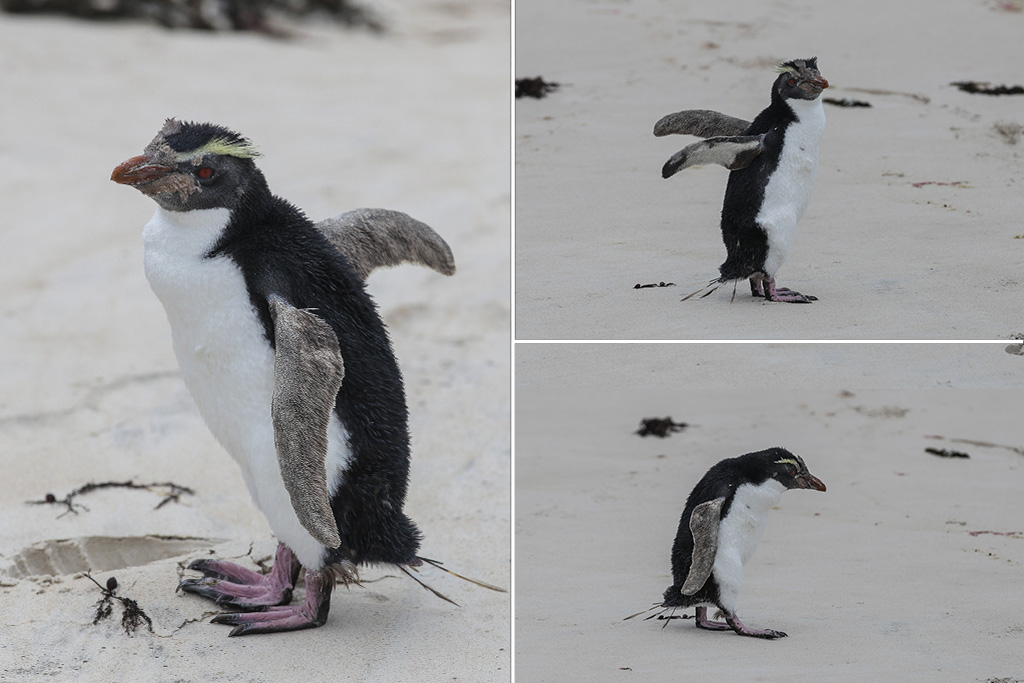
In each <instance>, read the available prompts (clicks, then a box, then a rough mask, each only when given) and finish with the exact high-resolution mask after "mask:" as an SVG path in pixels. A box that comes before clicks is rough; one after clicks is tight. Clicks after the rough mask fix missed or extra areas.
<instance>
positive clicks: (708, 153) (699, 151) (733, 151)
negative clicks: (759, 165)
mask: <svg viewBox="0 0 1024 683" xmlns="http://www.w3.org/2000/svg"><path fill="white" fill-rule="evenodd" d="M762 150H764V135H741V136H738V137H717V138H708V139H707V140H701V141H700V142H695V143H693V144H692V145H687V146H686V147H683V148H682V149H681V150H679V151H678V152H676V153H675V154H673V155H672V158H671V159H669V160H668V161H666V162H665V165H664V166H663V167H662V169H661V177H662V178H671V177H672V176H673V175H675V174H676V173H678V172H679V171H681V170H683V169H684V168H689V167H690V166H703V165H704V164H720V165H722V166H725V167H726V168H727V169H729V170H730V171H735V170H737V169H741V168H746V167H747V166H749V165H750V164H751V163H752V162H753V161H754V159H756V158H757V155H759V154H760V153H761V152H762Z"/></svg>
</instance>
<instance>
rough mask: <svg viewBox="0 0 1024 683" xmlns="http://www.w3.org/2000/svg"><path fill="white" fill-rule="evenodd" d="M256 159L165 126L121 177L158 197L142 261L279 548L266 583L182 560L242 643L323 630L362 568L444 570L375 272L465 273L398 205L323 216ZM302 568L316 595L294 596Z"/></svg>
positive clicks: (224, 566)
mask: <svg viewBox="0 0 1024 683" xmlns="http://www.w3.org/2000/svg"><path fill="white" fill-rule="evenodd" d="M257 156H258V152H257V150H256V148H255V146H254V145H253V144H252V142H251V141H250V140H249V139H247V138H245V137H243V136H242V135H240V134H239V133H236V132H234V131H232V130H229V129H228V128H225V127H223V126H219V125H215V124H210V123H192V122H182V121H179V120H176V119H168V120H167V121H166V122H165V124H164V126H163V128H162V129H161V130H160V132H159V133H157V135H156V137H155V138H154V139H153V141H152V142H150V143H149V145H148V146H147V147H146V148H145V151H144V153H143V154H142V155H141V156H136V157H132V158H131V159H128V160H127V161H125V162H124V163H122V164H120V165H119V166H117V167H116V168H115V169H114V171H113V173H112V174H111V180H113V181H114V182H116V183H120V184H123V185H128V186H131V187H134V188H136V189H138V190H139V191H141V192H142V193H143V194H145V195H146V196H148V197H150V198H151V199H153V200H154V201H155V202H156V204H157V209H156V213H155V214H154V216H153V218H152V219H151V220H150V221H149V223H147V224H146V226H145V228H144V230H143V242H144V246H145V271H146V277H147V279H148V280H149V284H150V286H151V288H152V290H153V292H154V293H155V294H156V296H157V298H158V299H159V300H160V301H161V303H162V304H163V306H164V309H165V311H166V314H167V319H168V322H169V323H170V327H171V336H172V342H173V347H174V353H175V355H176V357H177V360H178V363H179V366H180V368H181V373H182V377H183V379H184V381H185V384H186V386H187V387H188V389H189V392H190V393H191V395H192V397H193V399H194V400H195V402H196V405H197V406H198V408H199V412H200V413H201V415H202V416H203V419H204V421H205V422H206V424H207V426H208V427H209V429H210V431H211V432H213V435H214V436H215V437H216V438H217V440H218V441H219V442H220V443H221V445H222V446H224V448H225V449H226V450H227V451H228V453H229V454H230V455H231V456H232V457H233V458H234V460H235V461H236V462H237V463H238V466H239V467H240V469H241V472H242V476H243V478H244V480H245V483H246V485H247V487H248V489H249V492H250V494H251V495H252V499H253V501H254V502H255V504H256V506H257V507H258V508H259V509H260V510H261V511H262V512H263V514H264V515H265V516H266V518H267V521H268V522H269V524H270V527H271V529H272V530H273V532H274V535H275V536H276V538H277V540H278V547H277V552H276V556H275V560H274V564H273V568H272V570H271V571H270V573H269V574H267V575H263V574H259V573H256V572H253V571H250V570H249V569H246V568H244V567H241V566H238V565H236V564H233V563H230V562H225V561H222V560H216V559H201V560H196V561H195V562H192V563H191V565H190V566H189V568H190V569H193V570H198V571H199V572H201V573H202V574H203V576H202V577H201V578H186V579H184V580H183V581H182V582H181V584H180V585H179V587H178V588H179V589H180V590H183V591H185V592H188V593H194V594H197V595H200V596H204V597H206V598H209V599H212V600H214V601H215V602H216V603H217V604H218V605H221V606H222V607H227V608H230V609H235V610H238V611H237V612H234V613H226V614H221V615H218V616H216V617H214V619H213V620H212V621H213V622H215V623H221V624H229V625H233V626H235V628H234V629H233V630H232V631H231V634H230V635H232V636H239V635H247V634H254V633H273V632H279V631H292V630H298V629H305V628H314V627H318V626H322V625H323V624H324V623H326V621H327V616H328V612H329V609H330V598H331V591H332V589H333V588H334V585H335V583H336V582H339V581H340V582H342V583H349V582H355V581H357V580H358V573H357V569H358V567H359V566H360V565H365V564H390V565H396V566H398V567H399V568H401V569H402V570H403V571H406V573H407V574H408V573H409V572H408V571H407V568H409V567H417V566H420V565H422V564H423V563H424V562H427V563H429V564H432V565H434V566H437V565H438V564H439V563H436V561H434V560H428V559H426V558H421V557H419V556H418V554H417V553H418V551H419V547H420V543H421V540H422V535H421V533H420V531H419V529H418V528H417V527H416V525H415V524H414V523H413V521H412V520H411V519H409V517H408V516H406V515H405V513H404V512H403V505H404V503H405V497H406V490H407V485H408V479H409V461H410V452H409V428H408V413H407V408H406V402H405V393H404V387H403V382H402V375H401V372H400V370H399V366H398V363H397V361H396V359H395V355H394V353H393V351H392V347H391V342H390V339H389V337H388V334H387V331H386V329H385V326H384V323H383V322H382V320H381V318H380V315H379V313H378V311H377V308H376V304H375V303H374V302H373V300H372V299H371V298H370V295H369V294H368V293H367V292H366V289H365V286H364V280H365V278H366V276H367V275H368V274H369V273H370V272H371V271H372V270H373V269H374V268H377V267H380V266H385V265H395V264H397V263H401V262H414V263H420V264H423V265H426V266H429V267H431V268H433V269H435V270H437V271H439V272H441V273H444V274H446V275H451V274H452V273H454V271H455V263H454V259H453V258H452V254H451V250H450V249H449V247H448V245H447V244H446V243H445V241H444V240H443V239H442V238H441V237H440V236H439V235H438V234H437V233H436V232H434V231H433V230H432V229H431V228H429V227H428V226H426V225H425V224H423V223H420V222H419V221H416V220H414V219H412V218H410V217H409V216H407V215H405V214H403V213H400V212H397V211H387V210H382V209H360V210H357V211H353V212H349V213H346V214H342V215H341V216H338V217H336V218H333V219H328V220H327V221H323V222H321V223H319V224H314V223H313V222H312V221H310V220H309V219H308V218H307V217H306V216H305V215H304V214H303V213H302V212H301V211H300V210H299V209H298V208H296V207H295V206H293V205H292V204H290V203H289V202H287V201H286V200H284V199H282V198H280V197H277V196H275V195H274V194H272V193H271V191H270V189H269V188H268V186H267V181H266V179H265V178H264V176H263V174H262V173H261V172H260V170H259V169H258V168H257V166H256V164H255V161H254V159H255V158H256V157H257ZM303 568H304V569H305V584H306V598H305V601H304V602H303V603H302V604H296V605H292V604H290V602H291V598H292V591H293V588H294V586H295V582H296V580H297V579H298V576H299V572H300V571H301V570H302V569H303ZM441 569H444V568H443V567H441ZM444 570H445V571H449V570H447V569H444ZM450 573H454V572H450ZM410 576H411V574H410ZM413 578H414V579H415V577H413ZM462 578H465V577H462ZM420 583H422V582H420ZM481 585H486V584H482V583H481ZM487 587H490V588H495V587H493V586H487ZM428 588H429V587H428ZM430 590H433V589H430ZM497 590H501V589H497ZM434 592H435V593H436V591H434ZM441 597H443V596H441Z"/></svg>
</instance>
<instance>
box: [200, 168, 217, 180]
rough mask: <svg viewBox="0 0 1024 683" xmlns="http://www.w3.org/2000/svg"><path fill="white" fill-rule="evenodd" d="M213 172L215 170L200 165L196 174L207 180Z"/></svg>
mask: <svg viewBox="0 0 1024 683" xmlns="http://www.w3.org/2000/svg"><path fill="white" fill-rule="evenodd" d="M214 174H215V171H214V170H213V169H212V168H210V167H209V166H201V167H200V168H199V170H197V171H196V175H197V176H199V177H200V178H202V179H203V180H209V179H210V178H212V177H213V176H214Z"/></svg>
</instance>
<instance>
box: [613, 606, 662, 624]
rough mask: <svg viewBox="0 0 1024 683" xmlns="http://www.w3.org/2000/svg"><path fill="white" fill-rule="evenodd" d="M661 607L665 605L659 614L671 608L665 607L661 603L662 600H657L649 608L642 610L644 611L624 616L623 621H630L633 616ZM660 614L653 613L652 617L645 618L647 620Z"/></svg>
mask: <svg viewBox="0 0 1024 683" xmlns="http://www.w3.org/2000/svg"><path fill="white" fill-rule="evenodd" d="M659 607H663V608H664V609H662V610H661V611H660V612H658V614H664V613H665V610H667V609H669V608H668V607H665V606H664V605H663V604H661V603H660V602H656V603H654V604H653V605H651V606H650V607H648V608H647V609H645V610H642V611H640V612H637V613H636V614H630V615H629V616H628V617H623V618H622V620H623V621H629V620H630V619H632V618H633V617H638V616H640V615H641V614H647V613H648V612H650V611H651V610H655V609H658V608H659ZM658 614H652V615H651V616H650V617H647V618H646V619H644V621H647V619H650V618H651V617H656V616H658Z"/></svg>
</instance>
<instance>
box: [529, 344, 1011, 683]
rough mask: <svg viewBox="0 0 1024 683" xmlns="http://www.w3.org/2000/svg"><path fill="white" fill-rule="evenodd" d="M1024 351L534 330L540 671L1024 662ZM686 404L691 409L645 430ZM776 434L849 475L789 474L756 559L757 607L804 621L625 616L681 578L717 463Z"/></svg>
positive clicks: (661, 676)
mask: <svg viewBox="0 0 1024 683" xmlns="http://www.w3.org/2000/svg"><path fill="white" fill-rule="evenodd" d="M1022 360H1024V359H1022V358H1021V357H1020V356H1013V355H1010V354H1007V353H1005V352H1004V349H1003V346H1001V345H992V344H984V345H977V344H976V345H967V346H964V345H959V346H956V345H952V346H951V345H927V346H924V345H899V346H889V345H871V346H868V345H764V346H762V345H759V346H756V347H752V346H749V345H725V344H716V345H704V344H685V345H676V344H668V345H635V344H634V345H619V344H602V345H587V346H573V345H558V346H554V345H539V344H529V345H524V344H520V345H517V347H516V481H515V486H516V490H515V496H516V528H515V536H516V589H517V599H516V677H517V679H518V680H524V681H534V682H538V683H541V682H545V681H552V682H554V681H566V680H587V681H596V682H602V681H626V680H630V681H631V680H645V681H678V680H697V679H701V680H730V681H752V680H759V681H790V682H798V683H799V682H802V681H808V682H810V681H822V680H831V681H867V680H887V681H896V680H899V681H959V682H963V681H977V682H991V681H1018V680H1022V679H1024V668H1022V665H1021V658H1020V652H1021V650H1022V647H1024V619H1022V617H1021V613H1020V610H1019V609H1018V608H1017V604H1018V602H1019V601H1018V599H1017V597H1016V596H1017V595H1018V594H1019V582H1020V581H1019V579H1020V572H1021V567H1022V564H1024V526H1022V520H1024V502H1022V500H1021V497H1020V491H1021V487H1022V486H1024V450H1022V447H1024V436H1022V434H1021V430H1020V427H1019V419H1017V417H1016V415H1017V404H1018V403H1019V390H1018V389H1016V388H1014V389H1008V388H1007V387H1019V381H1020V376H1021V372H1022V366H1021V361H1022ZM665 416H671V417H672V418H673V419H674V420H675V421H677V422H685V423H688V424H689V426H688V427H687V428H686V429H685V430H683V431H682V432H679V433H675V434H672V435H671V436H670V437H668V438H665V439H659V438H655V437H646V438H642V437H640V436H637V435H636V434H635V433H634V432H635V430H636V429H637V427H638V423H639V422H640V420H641V419H642V418H646V417H665ZM929 435H931V436H942V437H945V438H944V439H931V438H926V436H929ZM954 439H959V440H961V441H954ZM982 444H988V445H982ZM776 445H778V446H784V447H786V448H788V449H790V450H791V451H793V452H794V453H797V454H799V455H801V456H802V457H803V458H804V460H805V461H806V463H807V466H808V468H809V469H810V471H811V472H812V473H814V474H815V475H817V476H818V477H820V478H821V479H822V480H823V481H824V482H825V484H826V485H827V487H828V490H827V491H826V492H824V493H819V492H816V491H789V492H787V493H785V494H784V495H783V496H782V500H781V502H780V503H779V505H778V506H777V507H776V508H775V509H773V510H771V511H769V513H768V520H767V529H766V531H765V535H764V538H763V540H762V542H761V545H760V547H759V548H758V550H757V552H756V554H755V555H754V557H753V559H752V560H751V561H750V563H748V565H747V566H746V571H745V574H744V582H743V589H742V591H741V592H740V596H739V605H738V613H739V614H740V616H741V617H742V618H743V619H744V622H745V623H746V624H748V625H752V626H757V627H766V628H774V629H778V630H781V631H785V632H787V633H788V637H787V638H783V639H781V640H776V641H764V640H756V639H752V638H742V637H739V636H736V635H735V634H732V633H714V632H710V631H698V630H697V629H695V628H694V627H693V621H692V620H690V621H681V620H674V621H668V622H665V621H658V620H656V619H652V620H650V621H642V620H641V619H639V618H637V619H634V620H630V621H623V618H624V617H626V616H628V615H630V614H633V613H635V612H639V611H641V610H643V609H646V608H648V607H650V606H651V605H652V604H653V603H655V602H660V601H661V595H662V592H663V591H664V590H665V588H666V587H668V586H669V585H671V583H672V577H671V569H670V564H669V557H670V549H671V545H672V540H673V538H674V536H675V532H676V527H677V525H678V523H679V515H680V512H681V511H682V508H683V505H684V504H685V500H686V496H687V495H688V494H689V492H690V490H691V489H692V487H693V485H694V484H695V483H696V481H697V480H698V479H699V478H700V477H701V476H702V475H703V474H704V472H705V471H707V469H708V468H709V467H710V466H711V465H713V464H714V463H715V462H717V461H719V460H721V459H723V458H727V457H733V456H736V455H741V454H743V453H747V452H751V451H754V450H761V449H763V448H768V447H771V446H776ZM925 448H937V449H952V450H956V451H960V452H965V453H967V454H968V455H969V456H970V457H969V458H966V459H964V458H942V457H937V456H935V455H932V454H929V453H927V452H926V451H925ZM687 611H688V612H689V613H690V614H691V616H692V613H693V610H692V609H691V610H687ZM680 614H682V611H680Z"/></svg>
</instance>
